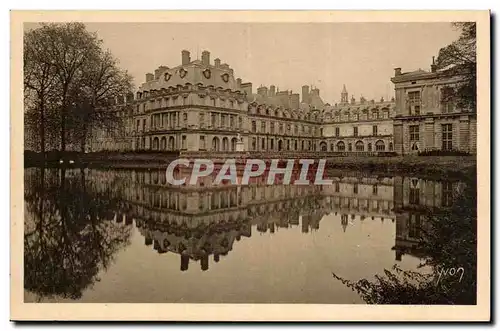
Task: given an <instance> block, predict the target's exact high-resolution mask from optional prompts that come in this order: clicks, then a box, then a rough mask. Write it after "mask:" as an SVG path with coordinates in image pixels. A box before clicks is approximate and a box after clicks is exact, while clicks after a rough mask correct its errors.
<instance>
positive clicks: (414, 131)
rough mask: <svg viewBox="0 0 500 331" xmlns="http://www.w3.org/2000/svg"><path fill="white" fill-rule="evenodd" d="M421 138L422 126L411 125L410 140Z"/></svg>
mask: <svg viewBox="0 0 500 331" xmlns="http://www.w3.org/2000/svg"><path fill="white" fill-rule="evenodd" d="M419 140H420V127H419V126H418V125H411V126H410V141H419Z"/></svg>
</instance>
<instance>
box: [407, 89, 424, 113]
mask: <svg viewBox="0 0 500 331" xmlns="http://www.w3.org/2000/svg"><path fill="white" fill-rule="evenodd" d="M420 102H421V100H420V91H413V92H408V106H409V107H410V115H420Z"/></svg>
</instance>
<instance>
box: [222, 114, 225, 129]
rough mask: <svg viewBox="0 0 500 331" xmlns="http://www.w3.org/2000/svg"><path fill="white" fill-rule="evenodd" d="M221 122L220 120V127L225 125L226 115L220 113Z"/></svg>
mask: <svg viewBox="0 0 500 331" xmlns="http://www.w3.org/2000/svg"><path fill="white" fill-rule="evenodd" d="M221 122H222V127H223V128H225V127H226V115H224V114H222V115H221Z"/></svg>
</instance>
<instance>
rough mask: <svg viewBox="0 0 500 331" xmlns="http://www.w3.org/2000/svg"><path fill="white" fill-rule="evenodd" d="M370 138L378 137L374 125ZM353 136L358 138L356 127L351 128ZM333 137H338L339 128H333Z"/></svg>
mask: <svg viewBox="0 0 500 331" xmlns="http://www.w3.org/2000/svg"><path fill="white" fill-rule="evenodd" d="M371 135H372V136H377V135H378V126H377V125H374V126H372V134H371ZM353 136H354V137H359V130H358V127H356V126H355V127H353ZM335 137H340V128H335Z"/></svg>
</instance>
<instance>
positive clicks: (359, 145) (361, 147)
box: [356, 140, 365, 152]
mask: <svg viewBox="0 0 500 331" xmlns="http://www.w3.org/2000/svg"><path fill="white" fill-rule="evenodd" d="M364 149H365V145H364V144H363V142H362V141H361V140H360V141H358V142H356V152H362V151H364Z"/></svg>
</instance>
